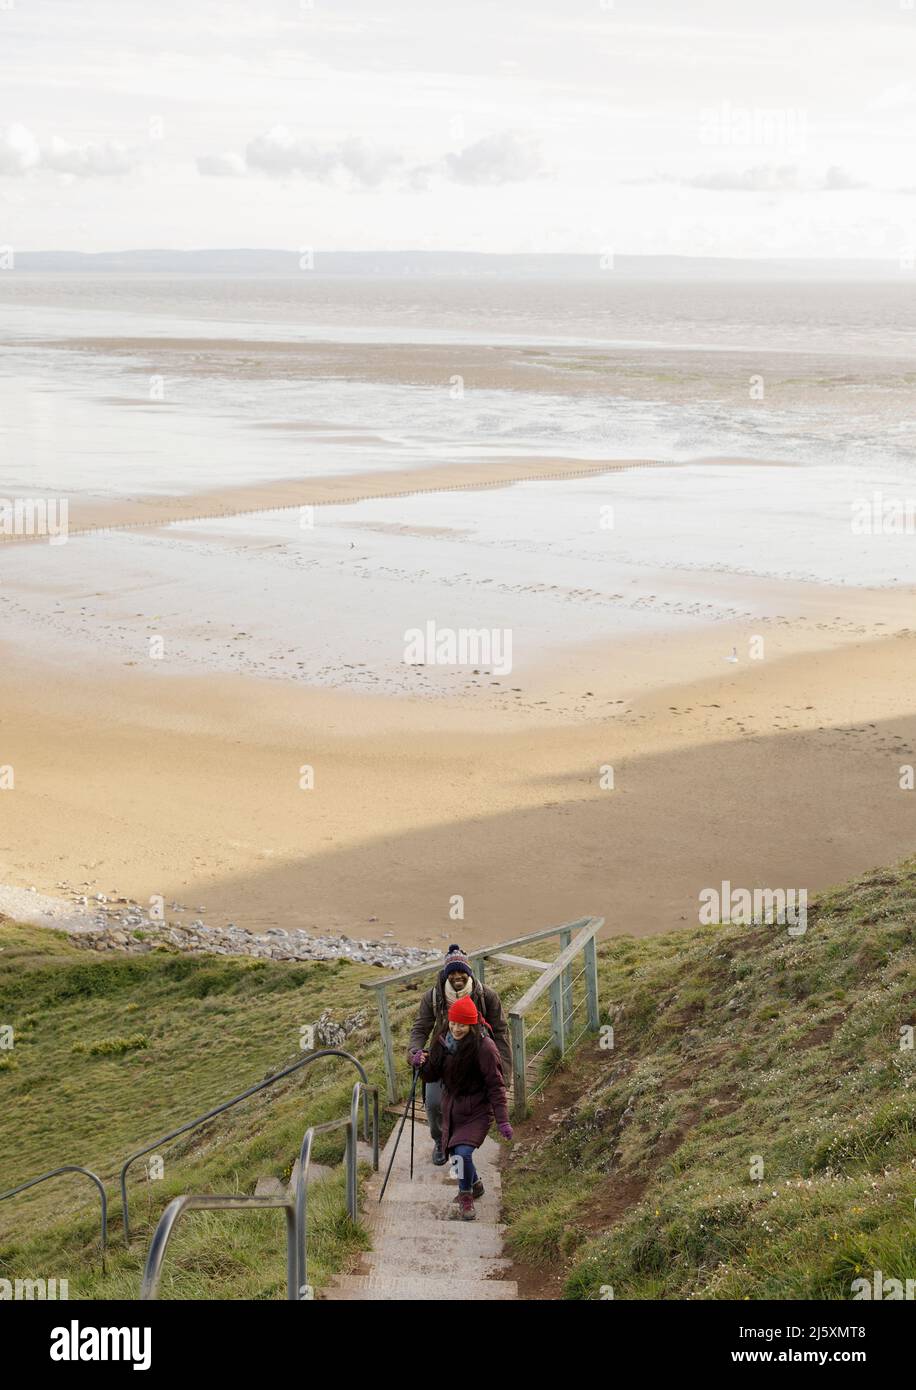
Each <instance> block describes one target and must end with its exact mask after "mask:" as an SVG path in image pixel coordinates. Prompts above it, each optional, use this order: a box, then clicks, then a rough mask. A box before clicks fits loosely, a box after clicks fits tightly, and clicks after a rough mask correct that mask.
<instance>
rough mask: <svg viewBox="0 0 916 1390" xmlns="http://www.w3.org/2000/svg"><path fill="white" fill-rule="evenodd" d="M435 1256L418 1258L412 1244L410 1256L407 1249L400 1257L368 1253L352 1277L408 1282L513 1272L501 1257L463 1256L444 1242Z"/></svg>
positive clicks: (383, 1252)
mask: <svg viewBox="0 0 916 1390" xmlns="http://www.w3.org/2000/svg"><path fill="white" fill-rule="evenodd" d="M437 1244H438V1247H439V1248H438V1250H437V1251H436V1252H435V1253H434V1254H421V1253H420V1251H419V1250H417V1249H416V1243H415V1242H414V1250H413V1253H410V1251H409V1250H408V1249H406V1248H405V1249H404V1250H403V1251H401V1253H400V1254H399V1255H393V1254H392V1253H391V1251H390V1250H367V1251H366V1252H365V1253H364V1254H363V1257H362V1263H361V1264H360V1267H359V1268H358V1269H356V1270H354V1271H353V1272H354V1273H355V1274H385V1275H390V1276H392V1277H399V1278H408V1277H409V1276H410V1275H412V1274H415V1275H418V1276H419V1275H421V1274H422V1275H424V1276H425V1275H427V1274H430V1275H432V1276H433V1278H435V1279H448V1278H454V1279H487V1278H489V1277H490V1276H491V1275H493V1274H498V1273H501V1272H502V1271H503V1270H506V1269H511V1268H512V1261H511V1260H507V1259H505V1258H503V1257H502V1256H500V1255H483V1254H480V1253H478V1252H475V1253H473V1254H472V1253H471V1252H470V1251H467V1252H465V1253H464V1254H462V1253H460V1252H459V1251H457V1250H450V1249H449V1247H448V1245H447V1244H446V1242H445V1241H444V1240H440V1241H438V1242H437Z"/></svg>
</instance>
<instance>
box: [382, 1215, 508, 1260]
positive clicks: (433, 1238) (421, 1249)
mask: <svg viewBox="0 0 916 1390" xmlns="http://www.w3.org/2000/svg"><path fill="white" fill-rule="evenodd" d="M451 1224H452V1226H455V1227H458V1226H460V1227H461V1229H462V1230H465V1229H466V1228H467V1227H469V1226H473V1227H474V1233H473V1238H470V1237H468V1238H466V1239H464V1240H461V1239H458V1240H453V1239H452V1237H451V1235H450V1234H448V1233H446V1232H445V1231H443V1230H442V1229H441V1226H440V1227H439V1229H438V1230H437V1231H436V1232H435V1233H434V1234H431V1235H426V1234H424V1235H416V1234H414V1232H412V1231H411V1232H410V1233H409V1234H407V1235H404V1234H402V1233H401V1232H400V1231H399V1232H398V1233H397V1234H395V1233H394V1232H392V1231H387V1232H380V1231H373V1233H372V1249H371V1250H367V1251H366V1255H367V1256H369V1255H384V1257H385V1258H386V1259H392V1260H409V1259H412V1258H413V1257H414V1255H416V1257H417V1258H418V1259H421V1260H422V1259H426V1258H427V1257H429V1258H430V1259H436V1258H437V1257H438V1256H439V1255H440V1254H441V1253H442V1251H443V1248H444V1247H445V1242H446V1241H447V1242H448V1249H449V1250H450V1251H451V1252H452V1254H453V1256H454V1258H455V1259H456V1260H463V1259H465V1258H466V1257H467V1258H468V1259H474V1258H476V1257H477V1256H478V1255H480V1256H482V1257H483V1258H485V1259H493V1258H495V1257H497V1256H499V1255H501V1254H502V1251H503V1238H502V1235H501V1233H500V1232H499V1231H498V1230H494V1228H493V1227H492V1226H481V1225H479V1224H478V1223H477V1222H473V1221H461V1222H455V1221H453V1222H452V1223H451Z"/></svg>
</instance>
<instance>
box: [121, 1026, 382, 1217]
mask: <svg viewBox="0 0 916 1390" xmlns="http://www.w3.org/2000/svg"><path fill="white" fill-rule="evenodd" d="M322 1057H343V1058H344V1059H345V1060H346V1061H348V1062H352V1063H353V1065H354V1067H356V1070H357V1071H358V1072H359V1074H360V1077H361V1078H362V1081H363V1084H364V1085H365V1086H368V1085H369V1078H368V1076H367V1075H366V1069H365V1067H364V1066H363V1064H362V1062H360V1061H358V1060H357V1059H356V1058H355V1057H354V1056H353V1055H352V1053H350V1052H342V1051H341V1050H340V1049H339V1048H336V1047H328V1048H323V1049H322V1051H321V1052H310V1053H309V1055H308V1056H307V1057H300V1058H299V1060H298V1061H296V1062H293V1063H292V1064H291V1065H290V1066H288V1067H284V1069H283V1071H278V1072H275V1073H274V1075H273V1076H268V1077H267V1079H266V1080H265V1081H259V1082H258V1084H257V1085H256V1086H249V1088H248V1090H247V1091H243V1092H242V1094H241V1095H240V1096H234V1097H233V1099H232V1100H227V1101H224V1102H223V1104H222V1105H217V1106H216V1108H215V1109H213V1110H208V1111H207V1113H206V1115H200V1116H199V1117H198V1118H197V1119H196V1120H189V1121H188V1123H187V1124H185V1125H181V1126H180V1127H179V1128H178V1129H173V1130H172V1132H171V1133H170V1134H163V1135H162V1136H161V1137H160V1138H159V1139H155V1140H154V1141H153V1143H152V1144H147V1146H146V1148H145V1149H138V1150H137V1152H136V1153H135V1154H131V1156H130V1158H128V1159H126V1160H125V1162H124V1164H123V1166H122V1168H121V1178H120V1183H121V1210H122V1212H123V1214H124V1241H125V1244H127V1245H130V1221H129V1217H128V1210H127V1170H128V1168H129V1167H130V1165H131V1164H132V1163H135V1162H136V1160H137V1159H138V1158H143V1157H144V1155H145V1154H148V1153H152V1151H153V1149H158V1147H159V1145H160V1144H168V1143H169V1142H170V1140H172V1139H177V1138H178V1136H179V1134H186V1133H187V1132H188V1130H189V1129H196V1128H197V1126H198V1125H202V1124H205V1123H206V1122H207V1120H212V1119H213V1117H214V1116H215V1115H221V1114H222V1113H223V1111H224V1110H230V1109H231V1108H232V1106H233V1105H238V1104H239V1102H240V1101H243V1100H247V1099H248V1097H249V1096H253V1095H254V1094H255V1093H256V1092H257V1091H263V1090H264V1089H265V1088H266V1087H267V1086H273V1084H274V1082H276V1081H282V1079H283V1077H284V1076H289V1075H290V1073H291V1072H294V1071H299V1070H301V1068H302V1067H307V1066H309V1065H310V1063H312V1062H317V1061H319V1060H320V1058H322ZM365 1135H366V1139H367V1140H368V1138H369V1098H368V1096H366V1097H365Z"/></svg>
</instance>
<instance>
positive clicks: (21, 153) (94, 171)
mask: <svg viewBox="0 0 916 1390" xmlns="http://www.w3.org/2000/svg"><path fill="white" fill-rule="evenodd" d="M134 162H135V161H134V157H133V156H132V154H131V152H130V151H129V150H128V149H127V148H126V146H124V145H121V144H119V143H117V142H116V141H105V142H104V143H102V144H95V143H93V142H91V141H90V142H88V143H87V144H84V145H71V144H70V142H69V141H68V140H63V139H61V137H60V136H57V135H55V136H54V137H53V139H52V140H51V142H50V144H48V145H46V146H44V147H43V148H42V146H41V145H40V144H39V142H38V140H37V139H36V138H35V136H34V135H33V134H32V132H31V131H30V130H29V129H28V128H27V127H26V126H23V125H10V126H7V127H6V129H5V130H3V131H0V174H13V175H16V174H28V173H30V172H32V171H33V170H40V169H47V170H49V171H50V172H52V173H55V174H70V175H73V176H74V177H76V178H93V177H102V178H104V177H110V176H112V175H115V174H129V173H130V171H131V169H132V168H133V167H134Z"/></svg>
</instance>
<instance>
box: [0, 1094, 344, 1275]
mask: <svg viewBox="0 0 916 1390" xmlns="http://www.w3.org/2000/svg"><path fill="white" fill-rule="evenodd" d="M356 1084H357V1085H359V1082H357V1083H356ZM61 1173H82V1174H83V1175H84V1176H85V1177H87V1178H88V1179H89V1180H90V1182H94V1183H95V1185H96V1187H97V1188H98V1189H99V1197H100V1198H101V1200H102V1242H101V1244H102V1273H103V1274H104V1273H105V1252H106V1250H107V1249H108V1198H107V1197H106V1195H105V1188H104V1187H103V1186H102V1179H101V1178H100V1177H98V1175H97V1174H95V1173H93V1171H92V1169H91V1168H83V1167H81V1166H80V1164H78V1163H65V1164H64V1165H63V1167H61V1168H52V1169H51V1171H50V1173H42V1174H41V1176H40V1177H37V1178H29V1180H28V1182H23V1183H20V1184H19V1186H18V1187H11V1188H10V1190H9V1192H0V1202H3V1201H5V1200H6V1198H7V1197H15V1196H16V1194H17V1193H18V1192H25V1190H26V1188H28V1187H36V1186H37V1185H38V1183H40V1182H47V1181H48V1179H49V1178H56V1177H58V1176H59V1174H61Z"/></svg>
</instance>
